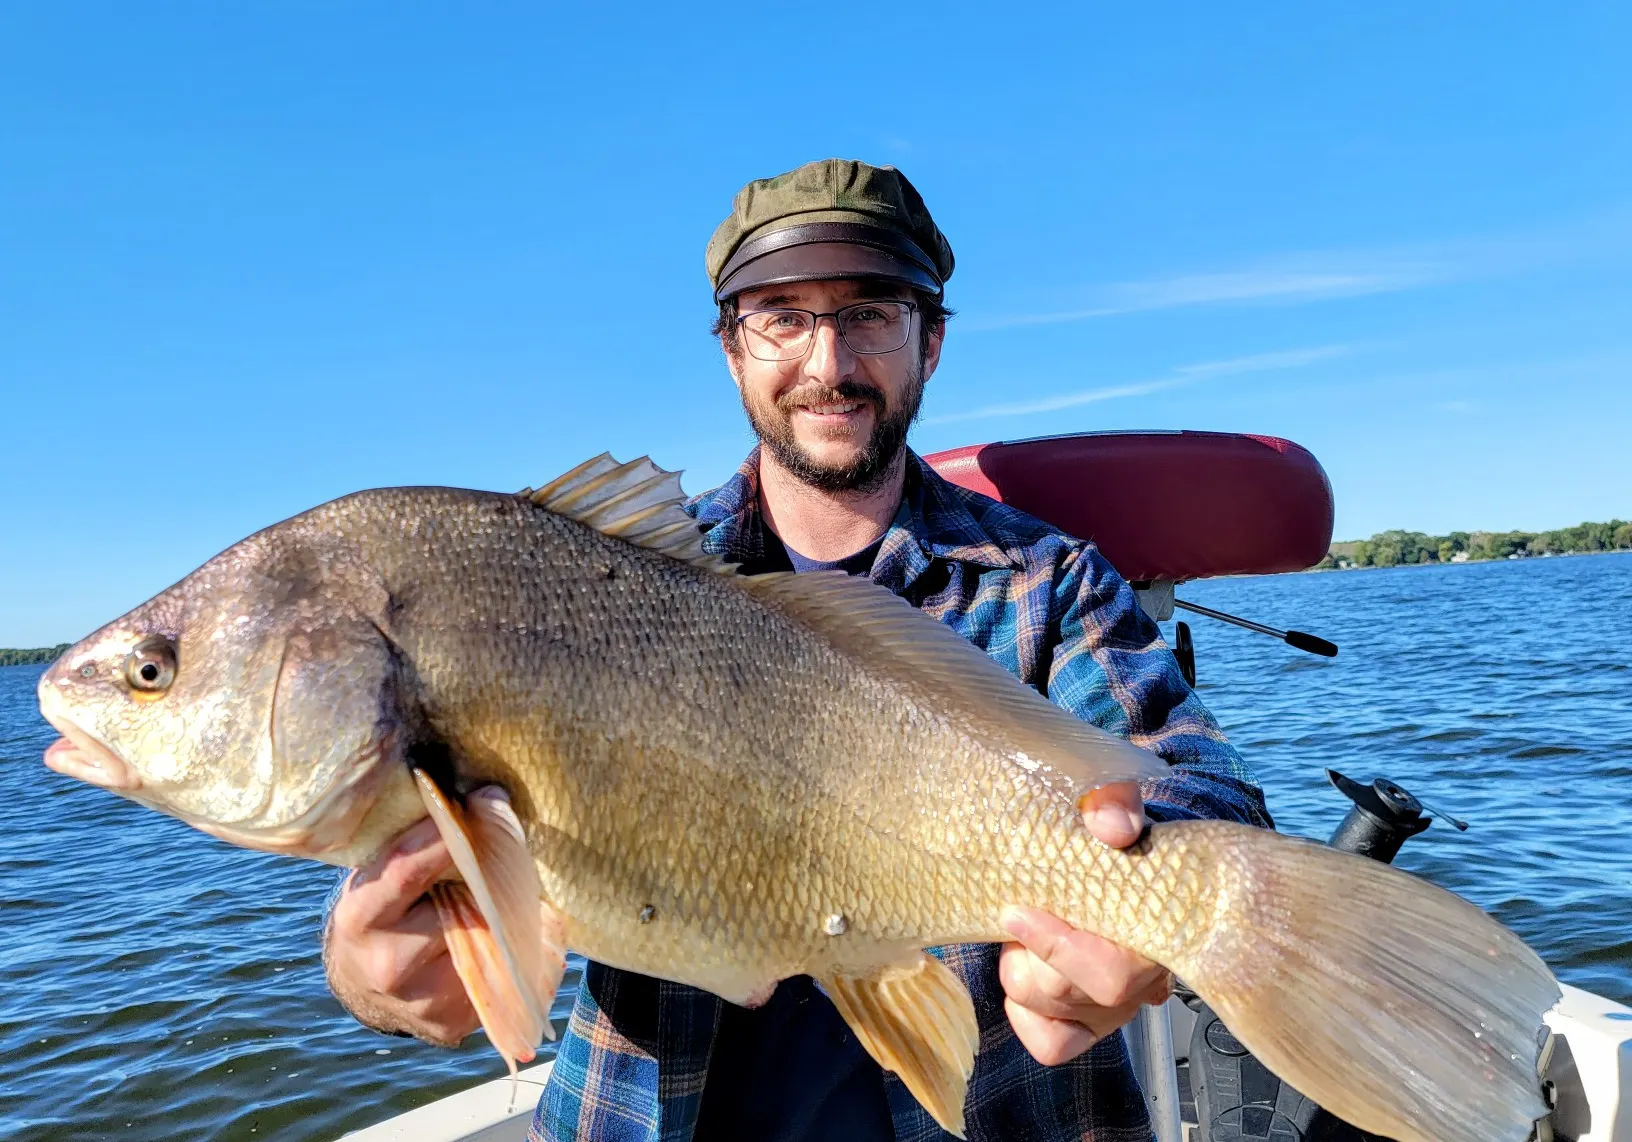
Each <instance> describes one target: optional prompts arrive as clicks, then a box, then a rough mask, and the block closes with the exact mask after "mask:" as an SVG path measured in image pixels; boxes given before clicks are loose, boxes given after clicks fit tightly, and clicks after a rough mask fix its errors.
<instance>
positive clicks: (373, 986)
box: [323, 818, 480, 1047]
mask: <svg viewBox="0 0 1632 1142" xmlns="http://www.w3.org/2000/svg"><path fill="white" fill-rule="evenodd" d="M452 867H453V860H452V858H451V857H449V855H448V849H447V846H446V845H445V844H443V842H442V839H441V837H440V836H438V835H437V831H436V822H434V821H432V820H430V819H429V818H426V819H425V820H423V821H421V822H419V824H417V825H415V826H413V827H412V828H410V829H408V830H407V831H406V832H404V833H403V834H402V836H400V837H398V838H397V841H396V843H395V844H394V845H392V846H391V848H390V849H388V850H386V852H385V853H384V854H382V855H381V856H379V857H376V858H375V859H374V860H373V861H372V862H371V863H369V864H367V865H364V866H363V867H362V868H359V869H358V870H357V871H356V872H354V873H352V875H351V877H350V878H349V879H348V880H347V881H346V886H345V888H344V890H342V892H341V894H340V899H339V900H338V901H337V902H336V903H335V906H334V912H333V914H332V915H331V916H330V917H329V927H328V931H327V932H326V933H325V934H324V948H323V963H324V966H325V967H326V969H327V971H328V977H329V987H331V988H332V989H333V990H334V995H335V998H336V999H338V1000H339V1001H340V1002H341V1004H342V1005H343V1006H344V1007H345V1008H346V1010H347V1011H349V1012H351V1013H352V1015H354V1016H355V1017H356V1018H357V1020H358V1022H360V1023H362V1024H363V1025H364V1026H366V1027H372V1028H374V1029H375V1030H376V1031H385V1032H403V1033H406V1034H409V1035H412V1036H414V1038H416V1039H423V1040H424V1041H425V1042H427V1043H434V1044H436V1045H437V1046H440V1047H454V1046H458V1044H459V1041H460V1040H461V1039H463V1038H464V1037H465V1036H466V1035H469V1034H470V1033H471V1032H472V1031H474V1030H476V1028H477V1027H478V1026H479V1025H480V1021H479V1020H478V1019H477V1017H476V1009H475V1008H473V1007H472V1006H471V1004H470V1000H469V998H468V997H467V996H466V995H465V986H464V984H463V983H461V982H460V981H459V976H458V975H457V974H456V973H455V972H454V970H453V960H452V958H451V957H450V956H449V955H448V946H447V944H446V943H445V942H444V941H443V939H442V924H441V922H440V921H439V920H438V919H437V915H436V905H434V904H432V903H431V900H430V898H429V897H428V896H426V895H425V893H426V892H428V891H429V890H430V887H431V885H432V884H434V883H436V881H437V880H438V879H439V878H440V877H441V876H442V875H443V874H444V873H446V872H447V871H448V870H450V869H451V868H452Z"/></svg>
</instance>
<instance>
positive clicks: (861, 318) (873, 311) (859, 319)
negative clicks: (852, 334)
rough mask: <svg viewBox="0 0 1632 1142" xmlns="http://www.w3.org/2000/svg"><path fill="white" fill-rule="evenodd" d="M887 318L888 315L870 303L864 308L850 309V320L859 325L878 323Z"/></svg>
mask: <svg viewBox="0 0 1632 1142" xmlns="http://www.w3.org/2000/svg"><path fill="white" fill-rule="evenodd" d="M889 319H890V315H889V314H887V313H885V312H884V311H883V310H882V309H879V308H877V307H876V306H871V305H870V306H868V307H867V308H865V309H852V310H851V311H850V320H851V321H852V322H855V323H857V324H860V325H878V324H882V323H883V322H886V321H888V320H889Z"/></svg>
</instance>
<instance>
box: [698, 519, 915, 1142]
mask: <svg viewBox="0 0 1632 1142" xmlns="http://www.w3.org/2000/svg"><path fill="white" fill-rule="evenodd" d="M882 543H883V540H882V539H880V540H879V541H878V542H876V543H874V544H872V546H870V547H867V548H864V549H862V550H861V551H858V552H856V553H855V554H854V555H850V556H847V557H845V558H844V559H836V560H833V561H831V562H823V561H821V560H816V559H808V558H806V557H805V556H803V555H801V554H799V553H798V552H797V551H794V550H793V549H792V548H790V547H787V546H786V545H784V544H783V543H782V541H781V540H780V539H778V538H777V537H776V535H775V534H774V533H773V532H771V531H770V529H768V528H767V529H766V531H765V547H766V550H765V562H764V564H763V565H762V566H760V565H756V567H755V568H754V570H755V571H846V572H849V573H850V574H851V575H865V574H866V573H867V572H868V571H871V570H872V567H873V560H874V558H876V557H877V555H878V549H879V546H880V544H882ZM695 1137H696V1139H697V1142H718V1140H721V1139H737V1138H743V1139H748V1138H751V1139H755V1140H756V1142H818V1140H825V1139H833V1138H837V1139H842V1140H843V1142H890V1140H892V1139H893V1138H894V1137H895V1128H894V1126H893V1125H892V1123H891V1121H890V1106H889V1101H888V1099H887V1098H886V1097H885V1094H884V1072H883V1071H882V1070H880V1069H879V1066H878V1064H877V1063H875V1062H873V1060H872V1057H871V1056H869V1055H868V1054H867V1051H866V1049H865V1048H864V1047H862V1045H861V1044H860V1043H859V1042H858V1041H857V1040H856V1037H855V1035H854V1034H852V1033H851V1031H850V1028H849V1027H847V1026H846V1025H845V1022H844V1020H843V1019H842V1018H840V1016H839V1013H838V1010H837V1009H836V1008H835V1007H834V1006H833V1003H832V1001H831V1000H830V999H828V998H827V996H825V995H823V994H822V993H821V992H820V991H819V990H818V989H817V987H816V984H815V983H814V982H813V981H812V980H811V978H810V977H809V976H804V975H800V976H794V977H793V978H792V979H785V980H783V981H782V982H781V983H780V984H778V985H777V988H776V991H775V993H774V994H773V995H772V996H771V998H770V1000H769V1001H768V1002H767V1003H766V1004H765V1005H764V1006H763V1007H756V1008H754V1009H752V1010H749V1009H748V1008H745V1007H738V1006H736V1005H735V1004H732V1003H728V1004H726V1005H725V1011H724V1013H723V1015H722V1016H721V1018H720V1029H719V1033H718V1035H717V1036H716V1037H715V1039H714V1053H713V1055H712V1057H711V1058H710V1059H709V1063H708V1080H707V1083H706V1085H705V1086H704V1087H703V1101H702V1105H701V1106H700V1107H699V1109H698V1114H697V1129H696V1134H695Z"/></svg>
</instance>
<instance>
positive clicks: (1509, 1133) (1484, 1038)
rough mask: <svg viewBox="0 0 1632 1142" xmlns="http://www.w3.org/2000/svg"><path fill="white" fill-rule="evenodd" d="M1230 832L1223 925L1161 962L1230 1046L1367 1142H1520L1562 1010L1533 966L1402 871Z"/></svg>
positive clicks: (1499, 933) (1493, 928)
mask: <svg viewBox="0 0 1632 1142" xmlns="http://www.w3.org/2000/svg"><path fill="white" fill-rule="evenodd" d="M1230 832H1231V834H1232V838H1231V841H1230V843H1229V845H1228V849H1229V855H1228V857H1227V858H1226V860H1225V861H1224V862H1223V866H1222V867H1223V868H1227V869H1231V870H1233V872H1231V873H1230V874H1228V875H1225V876H1224V877H1223V878H1222V879H1221V881H1220V882H1219V883H1220V884H1221V887H1220V889H1219V892H1220V899H1219V901H1218V911H1217V913H1216V915H1217V916H1218V917H1219V918H1220V919H1219V922H1218V923H1217V924H1216V925H1215V926H1214V928H1213V930H1212V931H1211V932H1210V934H1209V935H1208V937H1207V939H1206V940H1205V941H1204V942H1202V943H1201V944H1199V945H1198V946H1197V947H1196V949H1195V951H1194V952H1193V953H1192V954H1191V955H1189V956H1185V957H1183V958H1184V959H1186V960H1188V961H1190V962H1187V963H1184V964H1182V965H1181V964H1178V963H1174V964H1170V965H1169V966H1171V967H1174V968H1175V969H1177V970H1178V972H1179V974H1180V976H1181V977H1182V978H1183V979H1184V980H1185V982H1186V983H1187V984H1189V985H1190V986H1191V987H1192V988H1194V989H1195V991H1196V993H1197V994H1198V995H1200V996H1201V997H1202V998H1203V999H1204V1000H1206V1001H1207V1003H1208V1004H1209V1005H1211V1006H1212V1008H1213V1010H1215V1011H1216V1012H1218V1014H1219V1015H1220V1016H1221V1017H1222V1018H1223V1020H1224V1022H1225V1023H1226V1024H1227V1025H1228V1026H1229V1028H1230V1030H1231V1031H1232V1032H1234V1033H1235V1035H1236V1037H1237V1038H1239V1039H1240V1040H1241V1042H1242V1043H1243V1044H1245V1045H1246V1046H1247V1048H1248V1049H1249V1050H1251V1051H1252V1053H1253V1054H1254V1055H1256V1056H1257V1057H1258V1058H1259V1060H1260V1061H1262V1062H1263V1063H1264V1065H1266V1066H1267V1067H1269V1068H1270V1069H1271V1070H1272V1071H1274V1072H1275V1073H1276V1074H1278V1075H1279V1076H1280V1077H1281V1078H1282V1079H1284V1080H1285V1081H1287V1082H1289V1083H1290V1084H1291V1085H1292V1086H1293V1087H1294V1088H1295V1089H1297V1090H1298V1091H1299V1092H1300V1093H1302V1094H1304V1095H1307V1096H1308V1097H1310V1098H1313V1099H1314V1100H1315V1101H1316V1102H1317V1103H1319V1104H1320V1105H1321V1106H1323V1107H1325V1108H1326V1109H1327V1110H1329V1111H1330V1112H1331V1113H1333V1114H1335V1115H1337V1116H1338V1117H1340V1118H1343V1119H1345V1120H1346V1121H1348V1122H1351V1123H1353V1124H1354V1125H1356V1126H1359V1127H1361V1128H1362V1129H1364V1130H1368V1131H1370V1132H1372V1133H1374V1134H1380V1135H1383V1136H1384V1137H1387V1138H1393V1139H1398V1140H1399V1142H1523V1139H1525V1138H1527V1137H1528V1136H1529V1134H1530V1131H1531V1127H1532V1124H1533V1122H1534V1121H1535V1120H1536V1119H1539V1118H1541V1117H1543V1116H1544V1115H1545V1114H1546V1113H1547V1107H1546V1105H1545V1103H1544V1102H1543V1101H1542V1097H1541V1086H1540V1082H1539V1080H1538V1078H1537V1073H1536V1071H1537V1058H1538V1054H1539V1051H1540V1047H1541V1037H1542V1036H1543V1035H1544V1034H1545V1029H1544V1026H1543V1022H1542V1016H1543V1015H1544V1013H1545V1012H1546V1011H1547V1010H1548V1009H1549V1008H1551V1007H1552V1006H1553V1004H1554V1003H1556V1002H1557V1001H1558V998H1559V989H1558V984H1557V983H1556V981H1555V980H1554V979H1553V976H1552V973H1551V972H1550V971H1548V969H1547V966H1546V965H1545V964H1544V963H1543V962H1542V961H1541V959H1540V957H1538V956H1537V955H1536V954H1535V953H1534V952H1533V951H1531V950H1530V948H1529V947H1527V946H1526V945H1525V944H1524V942H1523V941H1521V940H1520V939H1519V938H1518V937H1517V936H1515V935H1513V933H1511V932H1509V931H1508V930H1507V929H1506V928H1504V927H1502V926H1501V925H1500V924H1498V923H1497V922H1496V921H1495V920H1493V919H1491V918H1490V917H1489V916H1487V915H1486V914H1485V913H1484V912H1482V911H1481V910H1480V909H1478V908H1476V907H1475V906H1474V905H1472V904H1469V903H1468V902H1467V901H1465V900H1463V899H1462V898H1461V897H1458V896H1456V895H1454V894H1452V893H1450V892H1447V891H1445V890H1444V889H1442V888H1439V887H1437V886H1435V885H1433V884H1430V883H1428V882H1427V881H1425V880H1421V879H1419V878H1417V877H1414V876H1410V875H1408V874H1406V873H1404V872H1401V871H1400V870H1398V869H1394V868H1390V867H1389V866H1387V865H1384V864H1380V863H1378V862H1376V861H1373V860H1367V859H1365V858H1362V857H1357V856H1354V855H1352V854H1349V853H1344V852H1339V851H1337V850H1335V849H1331V848H1328V847H1327V846H1325V845H1319V844H1315V843H1313V842H1309V841H1298V840H1293V839H1291V838H1288V837H1284V836H1280V835H1277V834H1274V833H1270V832H1265V831H1261V830H1256V829H1246V828H1237V829H1231V830H1230ZM1198 855H1199V853H1198ZM1212 859H1213V860H1215V861H1216V859H1217V850H1214V851H1213V854H1212ZM1214 868H1215V871H1221V867H1220V866H1219V865H1215V866H1214ZM1237 895H1239V899H1229V898H1230V897H1236V896H1237Z"/></svg>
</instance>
